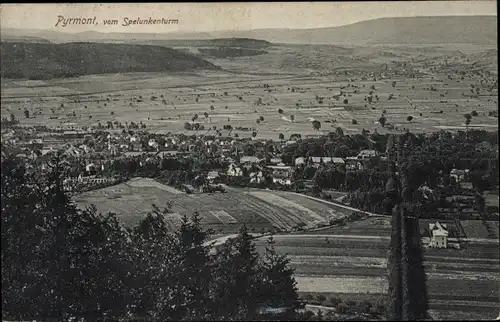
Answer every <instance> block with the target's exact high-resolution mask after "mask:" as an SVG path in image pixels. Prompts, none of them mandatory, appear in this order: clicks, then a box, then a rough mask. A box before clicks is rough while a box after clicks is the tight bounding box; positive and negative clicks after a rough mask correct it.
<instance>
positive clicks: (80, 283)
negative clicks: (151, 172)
mask: <svg viewBox="0 0 500 322" xmlns="http://www.w3.org/2000/svg"><path fill="white" fill-rule="evenodd" d="M1 166H2V171H1V180H2V181H1V183H2V185H1V189H2V191H1V192H2V193H1V199H2V200H1V201H2V228H1V229H2V309H3V310H2V318H3V319H41V320H50V319H57V320H61V319H64V320H67V319H71V318H72V319H77V320H84V321H86V320H89V321H111V320H139V319H141V320H148V321H165V320H176V321H179V320H255V319H267V318H269V317H266V315H265V314H264V313H263V312H261V311H259V310H261V309H263V308H267V307H274V308H284V311H283V312H282V313H280V314H278V315H273V316H272V319H285V320H289V319H300V318H301V315H300V314H298V313H297V308H298V304H299V303H298V295H297V288H296V283H295V280H294V277H293V269H292V268H290V265H289V260H288V258H287V257H285V256H283V255H280V254H278V253H277V252H276V250H275V248H274V241H273V240H272V238H270V240H269V241H268V246H267V248H266V250H265V252H264V254H263V255H259V254H258V253H257V251H256V248H255V245H254V243H253V242H252V238H251V236H250V235H249V233H248V231H247V229H246V227H245V226H243V227H242V228H241V229H240V231H239V234H238V236H237V237H236V238H235V239H233V240H230V241H229V242H228V243H226V244H223V245H222V246H219V247H218V248H216V249H214V248H210V247H208V246H206V245H205V244H206V242H207V241H208V240H209V236H210V234H211V233H212V232H211V231H210V230H206V229H204V228H203V227H202V225H201V223H200V220H201V218H200V215H199V214H197V213H194V214H193V215H192V217H191V218H187V217H183V218H182V220H181V222H180V224H179V225H173V224H172V220H170V219H169V218H170V217H169V216H171V210H170V209H169V208H168V207H167V208H166V209H163V210H160V209H158V208H157V207H155V210H154V211H153V212H152V213H150V214H148V215H147V216H146V217H145V218H143V219H142V220H141V222H140V224H139V225H138V226H136V227H134V228H125V227H124V226H123V225H122V224H121V223H120V221H119V220H118V218H117V216H116V215H114V214H111V213H110V214H100V213H98V212H97V210H96V208H95V207H89V208H88V209H85V210H79V209H77V208H76V207H75V206H74V205H73V204H72V203H71V201H70V200H69V197H68V196H67V195H66V194H65V193H64V190H63V188H62V180H63V178H64V176H65V175H66V173H67V166H68V165H67V164H65V163H64V161H63V160H58V159H54V160H51V161H50V162H48V163H47V166H48V170H46V172H44V173H40V172H34V171H29V170H28V169H27V168H26V167H25V165H24V164H23V162H22V160H19V159H17V158H15V157H13V156H6V157H4V158H3V160H2V165H1Z"/></svg>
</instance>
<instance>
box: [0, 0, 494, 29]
mask: <svg viewBox="0 0 500 322" xmlns="http://www.w3.org/2000/svg"><path fill="white" fill-rule="evenodd" d="M0 10H1V11H0V26H1V27H2V28H33V29H50V30H58V31H64V32H81V31H101V32H172V31H214V30H235V29H239V30H247V29H260V28H298V29H304V28H316V27H332V26H341V25H346V24H350V23H355V22H358V21H363V20H370V19H376V18H382V17H402V16H403V17H405V16H450V15H495V16H496V10H497V6H496V1H495V0H487V1H477V0H471V1H399V2H344V3H340V2H313V3H311V2H289V3H286V2H282V3H279V2H278V3H262V2H247V3H227V2H226V3H163V4H162V3H142V4H133V3H127V4H2V5H1V7H0ZM58 15H61V16H64V17H65V18H78V17H82V18H84V17H90V18H92V17H94V16H95V17H96V21H97V22H98V24H97V25H67V26H66V27H61V26H59V27H55V24H56V22H57V20H58ZM125 17H127V18H129V19H137V18H141V19H149V17H152V18H156V19H161V18H165V19H178V20H179V23H178V24H177V25H131V26H127V27H125V26H122V23H123V21H124V18H125ZM104 19H117V20H118V21H119V24H118V25H117V26H109V25H108V26H105V25H104V23H103V20H104Z"/></svg>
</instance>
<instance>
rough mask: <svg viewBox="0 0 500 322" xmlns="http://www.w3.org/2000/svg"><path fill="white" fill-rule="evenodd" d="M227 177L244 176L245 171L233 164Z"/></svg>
mask: <svg viewBox="0 0 500 322" xmlns="http://www.w3.org/2000/svg"><path fill="white" fill-rule="evenodd" d="M227 175H228V176H231V177H239V176H242V175H243V171H242V170H241V168H240V167H238V166H236V165H235V164H233V163H231V164H230V165H229V169H228V170H227Z"/></svg>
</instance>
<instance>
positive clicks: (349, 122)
mask: <svg viewBox="0 0 500 322" xmlns="http://www.w3.org/2000/svg"><path fill="white" fill-rule="evenodd" d="M433 50H434V51H433ZM433 50H432V48H431V49H429V52H425V53H424V54H422V52H421V51H419V50H418V49H394V48H390V47H387V48H386V47H382V48H342V47H340V48H338V47H335V46H334V47H328V46H316V47H308V46H295V47H290V46H274V47H271V49H270V50H269V52H268V53H267V54H264V55H256V56H250V57H237V58H225V59H213V60H212V62H213V63H214V64H216V65H218V66H221V67H222V68H223V69H222V70H217V71H193V72H169V73H166V72H165V73H124V74H102V75H86V76H80V77H75V78H66V79H51V80H44V81H29V80H28V81H27V80H11V79H6V80H3V81H2V86H1V94H2V100H1V103H2V109H1V114H2V117H9V115H10V114H11V113H12V114H14V116H15V117H16V118H18V119H20V120H21V122H22V124H46V125H52V126H57V125H63V124H67V123H72V124H76V125H82V126H89V125H97V124H98V123H99V122H100V123H102V124H105V123H106V122H107V121H111V122H115V121H117V122H121V123H123V124H125V123H126V122H131V121H133V122H139V121H142V122H143V123H145V124H146V125H147V126H148V128H149V129H150V131H154V132H158V133H168V132H171V133H186V134H194V133H195V131H189V130H185V129H184V124H185V123H186V122H192V118H193V116H194V115H195V114H197V115H198V116H199V118H198V119H197V120H196V121H195V122H197V123H201V124H203V126H204V128H205V132H209V131H210V129H212V128H213V127H214V126H215V127H217V128H218V129H221V132H222V134H223V135H228V134H229V135H235V134H238V135H239V136H240V137H249V136H251V134H252V132H253V130H255V132H257V136H256V138H257V139H277V138H278V135H279V133H284V134H287V135H288V134H291V133H299V134H301V135H303V136H304V135H319V134H325V133H328V132H330V131H332V130H334V129H335V128H336V127H340V128H342V129H343V130H344V132H345V133H349V134H354V133H360V131H361V130H362V129H367V130H369V131H378V132H379V133H386V132H394V133H398V132H404V131H405V130H406V129H409V130H411V131H412V132H414V133H421V132H433V131H438V130H440V129H449V130H457V129H465V128H466V124H465V119H464V117H463V114H466V113H471V112H472V111H473V110H475V111H476V112H477V116H474V118H473V119H472V121H471V123H470V124H469V125H468V127H469V128H479V129H487V130H495V129H497V128H498V124H497V123H498V122H497V120H498V119H497V118H496V117H492V116H489V114H488V112H490V111H493V110H496V109H497V106H498V98H497V97H498V90H497V89H496V88H494V89H491V87H489V85H488V86H487V85H486V83H484V84H482V83H481V81H482V80H485V81H487V82H488V84H491V82H493V81H494V79H496V76H495V75H494V74H490V76H479V75H476V74H471V75H468V74H467V75H466V76H464V77H463V79H462V77H460V74H457V72H458V71H466V70H467V68H466V67H464V66H462V64H463V61H465V59H462V58H460V57H462V56H460V55H458V56H457V55H455V56H454V55H453V52H455V51H451V50H449V51H444V50H438V49H433ZM352 55H354V56H353V57H354V58H351V56H352ZM422 55H423V56H424V57H421V56H422ZM474 55H476V56H472V57H474V58H477V57H479V58H477V59H478V61H479V60H480V59H483V60H484V59H490V58H488V57H489V56H488V57H487V58H481V57H482V56H477V55H479V54H474ZM457 57H458V58H457ZM403 59H404V60H405V61H406V62H411V66H412V68H413V70H414V71H416V72H418V73H417V74H419V75H417V76H415V77H410V76H408V75H405V74H404V73H403V74H401V67H397V68H396V67H383V66H387V64H388V65H389V66H392V65H391V64H394V62H396V61H402V60H403ZM316 61H317V62H316ZM488 61H489V60H488ZM444 62H446V64H449V66H450V67H449V68H448V65H446V64H445V63H444ZM311 64H312V65H311ZM436 66H437V67H436ZM438 67H439V68H440V69H437V70H434V69H433V68H438ZM360 68H361V71H360ZM363 68H364V69H363ZM445 68H448V69H449V70H450V72H447V69H445ZM339 69H341V70H342V71H343V70H345V71H346V72H349V73H351V72H352V73H354V74H349V73H347V74H345V73H343V72H342V71H339ZM392 69H398V71H399V74H393V71H392ZM452 71H453V72H452ZM373 73H376V74H378V75H381V76H379V77H371V76H370V75H371V74H373ZM384 74H386V75H385V76H384ZM408 74H410V73H409V72H408ZM471 86H475V87H480V88H481V92H480V94H479V95H476V94H475V93H471ZM490 89H491V90H490ZM341 92H342V94H343V95H342V96H339V95H340V93H341ZM368 96H372V97H374V99H373V101H372V102H371V103H369V102H368V101H367V97H368ZM375 97H378V100H377V99H375ZM25 109H27V110H28V111H30V118H29V119H26V118H25V116H24V110H25ZM279 111H281V113H280V112H279ZM205 113H208V117H205V116H204V114H205ZM382 113H384V114H385V117H386V120H387V121H386V123H387V124H391V126H385V127H383V126H381V125H380V124H378V123H377V121H378V119H379V117H380V116H381V115H382ZM409 116H411V120H409V119H408V117H409ZM260 117H263V118H264V119H263V120H262V121H259V122H258V123H257V119H258V118H260ZM313 120H318V121H320V122H321V128H320V129H319V130H315V129H313V127H312V121H313ZM223 125H231V126H232V127H233V129H234V130H233V131H231V133H230V132H229V131H228V130H222V127H223ZM237 127H244V128H249V129H250V130H249V131H240V130H237V129H236V128H237Z"/></svg>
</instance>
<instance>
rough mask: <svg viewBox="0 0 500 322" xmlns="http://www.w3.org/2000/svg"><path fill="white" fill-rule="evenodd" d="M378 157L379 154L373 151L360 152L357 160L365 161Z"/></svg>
mask: <svg viewBox="0 0 500 322" xmlns="http://www.w3.org/2000/svg"><path fill="white" fill-rule="evenodd" d="M378 155H379V153H378V152H377V151H375V150H362V151H361V152H359V153H358V159H361V160H366V159H370V158H375V157H377V156H378Z"/></svg>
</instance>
